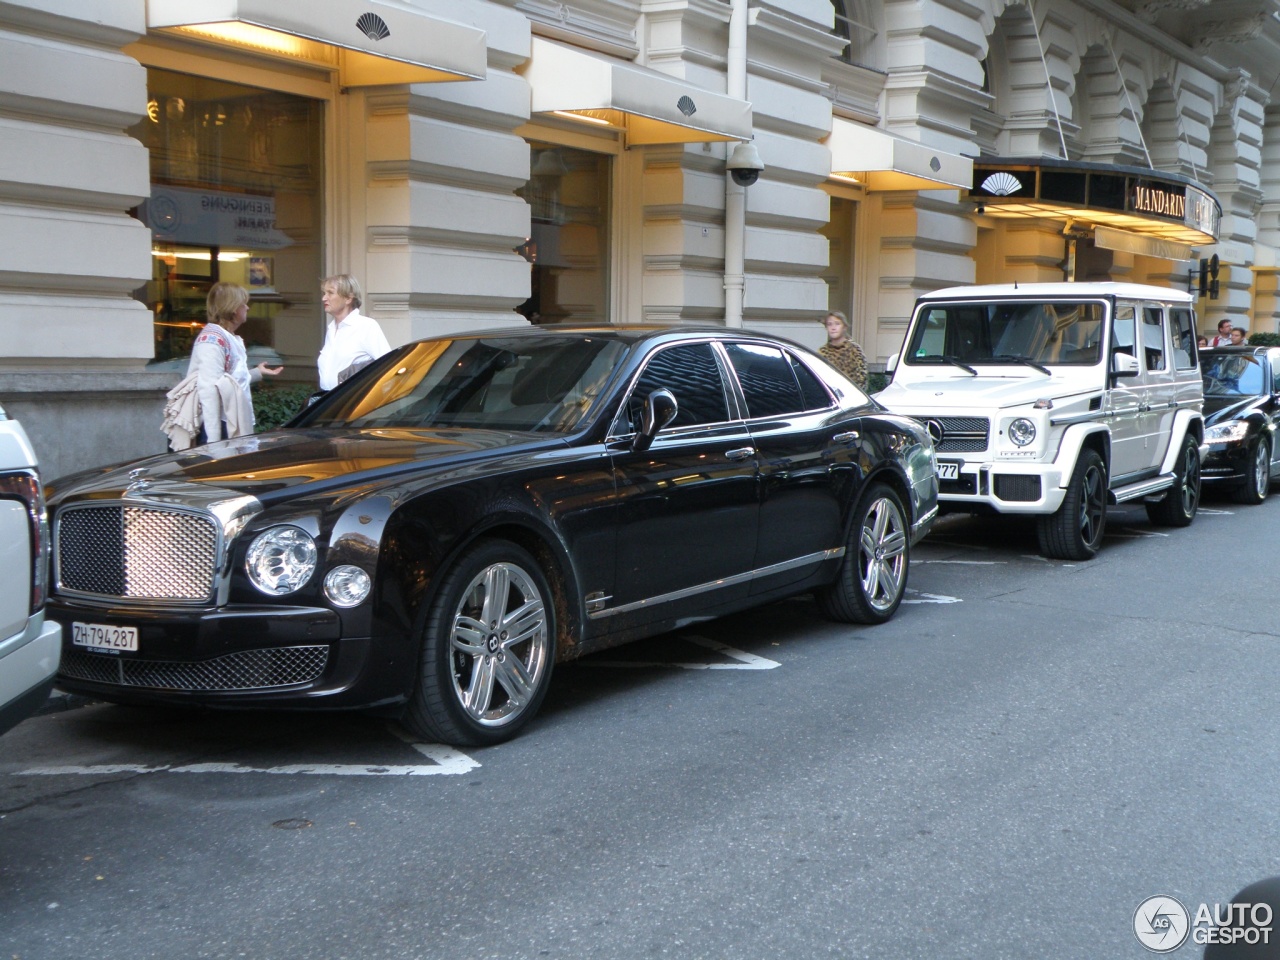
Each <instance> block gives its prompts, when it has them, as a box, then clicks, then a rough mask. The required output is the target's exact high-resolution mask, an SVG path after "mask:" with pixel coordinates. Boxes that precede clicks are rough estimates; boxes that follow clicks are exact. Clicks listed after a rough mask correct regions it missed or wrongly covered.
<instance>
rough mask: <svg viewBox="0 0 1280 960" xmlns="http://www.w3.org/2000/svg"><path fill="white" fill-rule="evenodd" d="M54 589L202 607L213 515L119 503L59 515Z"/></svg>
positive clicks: (208, 586) (210, 574)
mask: <svg viewBox="0 0 1280 960" xmlns="http://www.w3.org/2000/svg"><path fill="white" fill-rule="evenodd" d="M54 549H55V564H56V570H57V578H58V580H57V589H58V590H60V591H63V592H67V593H77V594H89V595H92V596H96V597H120V598H132V599H142V600H176V601H179V602H187V603H201V602H207V601H208V600H210V599H211V598H212V596H213V586H214V573H215V571H216V570H217V567H218V556H217V554H218V528H217V526H216V525H215V522H214V520H213V518H212V517H209V516H204V515H200V514H193V513H183V512H179V511H175V510H157V509H155V508H152V507H134V506H125V505H123V504H106V505H103V506H84V507H71V508H68V509H65V510H63V511H62V512H61V513H59V515H58V518H57V537H56V542H55V545H54Z"/></svg>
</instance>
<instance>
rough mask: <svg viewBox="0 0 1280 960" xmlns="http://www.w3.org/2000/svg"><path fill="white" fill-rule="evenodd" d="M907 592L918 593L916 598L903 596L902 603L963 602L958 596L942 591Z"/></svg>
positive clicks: (909, 591)
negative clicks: (948, 594) (950, 595)
mask: <svg viewBox="0 0 1280 960" xmlns="http://www.w3.org/2000/svg"><path fill="white" fill-rule="evenodd" d="M907 593H915V594H919V597H918V598H917V599H911V600H908V599H906V598H903V601H902V602H903V603H964V601H963V600H961V599H960V598H959V597H948V596H947V595H946V594H943V593H925V592H923V591H921V590H908V591H907Z"/></svg>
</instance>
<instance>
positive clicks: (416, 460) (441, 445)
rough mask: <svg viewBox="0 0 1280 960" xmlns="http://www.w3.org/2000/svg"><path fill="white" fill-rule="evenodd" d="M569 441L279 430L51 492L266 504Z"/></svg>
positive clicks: (54, 498)
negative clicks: (196, 491) (193, 489)
mask: <svg viewBox="0 0 1280 960" xmlns="http://www.w3.org/2000/svg"><path fill="white" fill-rule="evenodd" d="M563 442H564V441H563V439H562V438H560V437H558V436H557V437H554V438H552V437H547V436H546V435H542V434H520V433H516V434H513V433H510V432H507V431H497V430H447V429H436V430H411V429H389V428H383V429H376V430H350V429H345V430H335V429H310V430H289V431H277V432H274V433H266V434H262V435H259V436H252V437H239V438H237V439H235V440H222V441H219V442H218V443H210V444H205V445H204V446H201V447H193V448H192V449H190V450H185V451H183V452H181V453H172V454H165V455H163V456H159V457H152V458H150V459H147V460H139V461H135V462H132V463H126V464H120V465H117V466H113V467H106V468H103V469H101V470H96V471H89V472H86V473H79V474H74V475H72V476H69V477H63V478H61V479H59V480H56V481H54V482H53V483H51V484H49V485H48V486H47V487H46V495H47V496H48V498H49V499H50V501H51V502H53V503H57V502H60V501H63V500H66V499H68V498H71V497H82V496H83V497H113V496H118V495H120V494H122V493H124V492H125V491H130V492H138V493H142V492H145V491H146V490H147V489H148V488H151V487H173V486H175V485H181V486H187V487H189V486H190V485H192V484H195V485H207V486H209V487H211V488H217V489H219V490H224V491H235V492H237V493H242V494H249V495H251V496H253V497H255V498H257V499H258V500H259V501H261V502H263V503H264V504H266V503H269V502H271V501H273V500H276V499H279V498H281V497H284V496H297V495H301V494H304V493H313V492H314V493H319V492H323V491H327V490H332V489H335V488H339V487H344V486H355V485H360V484H369V483H377V482H379V481H383V480H389V481H394V480H395V479H397V478H398V477H399V476H401V475H402V474H404V473H408V472H414V473H417V474H421V473H422V471H423V467H424V465H425V464H432V465H434V466H438V468H439V469H440V470H442V471H445V470H449V469H451V468H453V467H455V466H462V465H464V464H468V465H469V464H472V463H474V462H476V461H480V460H486V459H492V458H495V457H498V456H507V455H517V456H518V455H519V454H520V453H521V452H525V451H531V450H533V449H538V448H543V447H547V446H551V445H554V446H557V447H558V446H561V445H563Z"/></svg>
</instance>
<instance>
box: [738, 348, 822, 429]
mask: <svg viewBox="0 0 1280 960" xmlns="http://www.w3.org/2000/svg"><path fill="white" fill-rule="evenodd" d="M726 348H727V349H728V352H729V362H730V363H732V364H733V369H734V372H735V373H737V375H738V383H740V384H741V385H742V394H743V396H744V397H746V399H747V416H748V417H751V418H752V419H756V418H759V417H776V416H779V415H781V414H786V413H799V412H800V411H802V410H803V409H804V399H803V398H802V397H801V396H800V384H799V383H797V382H796V375H795V373H794V372H793V371H792V369H791V363H790V362H789V361H788V360H787V358H786V357H784V356H783V355H782V351H781V350H779V349H777V348H776V347H765V346H760V345H758V344H754V343H730V344H726Z"/></svg>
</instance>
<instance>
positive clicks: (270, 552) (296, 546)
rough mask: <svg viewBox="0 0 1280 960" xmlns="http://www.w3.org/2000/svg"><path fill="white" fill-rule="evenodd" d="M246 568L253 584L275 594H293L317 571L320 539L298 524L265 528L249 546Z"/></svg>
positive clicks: (277, 595)
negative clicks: (317, 542) (317, 549)
mask: <svg viewBox="0 0 1280 960" xmlns="http://www.w3.org/2000/svg"><path fill="white" fill-rule="evenodd" d="M244 565H245V569H246V571H247V572H248V574H249V579H250V580H252V581H253V585H254V586H255V587H257V588H258V589H259V590H261V591H262V592H263V593H269V594H271V596H273V597H279V596H283V595H284V594H286V593H293V591H295V590H297V589H298V588H299V587H301V586H302V585H303V584H305V583H306V582H307V581H308V580H310V579H311V574H313V573H315V570H316V542H315V541H314V540H312V539H311V535H310V534H308V533H307V532H306V531H305V530H300V529H298V528H297V527H286V526H280V527H272V528H271V529H270V530H264V531H263V532H262V533H260V534H258V535H257V537H255V538H254V540H253V543H251V544H250V545H249V555H248V556H247V557H246V558H245V562H244Z"/></svg>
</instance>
